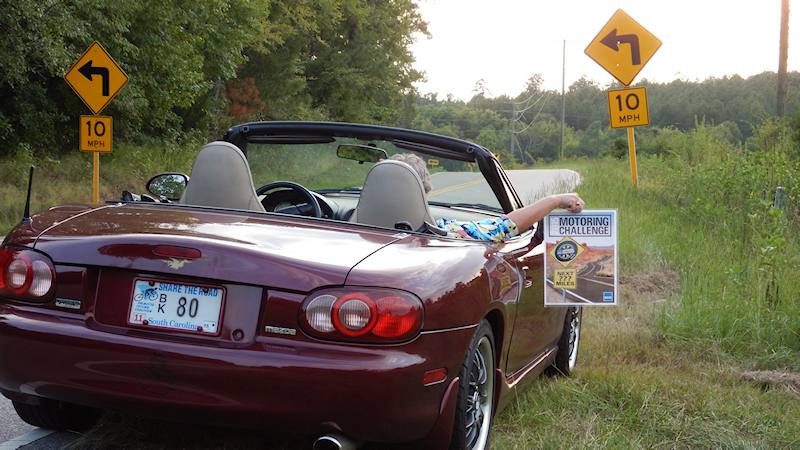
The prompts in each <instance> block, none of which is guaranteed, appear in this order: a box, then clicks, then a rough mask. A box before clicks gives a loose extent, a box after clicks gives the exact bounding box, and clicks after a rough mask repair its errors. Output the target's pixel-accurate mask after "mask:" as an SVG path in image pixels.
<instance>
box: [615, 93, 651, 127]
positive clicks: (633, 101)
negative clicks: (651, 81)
mask: <svg viewBox="0 0 800 450" xmlns="http://www.w3.org/2000/svg"><path fill="white" fill-rule="evenodd" d="M608 117H609V119H611V127H612V128H626V127H640V126H642V125H648V124H650V117H649V113H648V110H647V90H646V89H645V88H643V87H637V88H627V89H615V90H610V91H608Z"/></svg>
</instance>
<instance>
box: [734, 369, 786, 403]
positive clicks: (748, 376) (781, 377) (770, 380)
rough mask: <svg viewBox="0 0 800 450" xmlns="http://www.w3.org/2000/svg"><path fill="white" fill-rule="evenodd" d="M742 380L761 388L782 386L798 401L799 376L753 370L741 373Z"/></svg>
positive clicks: (773, 371)
mask: <svg viewBox="0 0 800 450" xmlns="http://www.w3.org/2000/svg"><path fill="white" fill-rule="evenodd" d="M741 376H742V378H744V379H745V380H747V381H751V382H753V383H756V384H759V385H761V386H770V387H774V386H782V387H784V388H786V390H787V391H789V393H790V394H792V395H793V396H794V397H795V398H796V399H798V400H800V374H798V373H793V372H781V371H778V370H753V371H748V372H742V373H741Z"/></svg>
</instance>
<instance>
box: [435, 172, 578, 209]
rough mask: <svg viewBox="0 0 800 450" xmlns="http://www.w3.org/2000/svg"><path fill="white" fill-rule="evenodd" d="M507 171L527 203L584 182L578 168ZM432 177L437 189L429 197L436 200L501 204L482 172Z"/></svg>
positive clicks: (515, 187) (523, 200)
mask: <svg viewBox="0 0 800 450" xmlns="http://www.w3.org/2000/svg"><path fill="white" fill-rule="evenodd" d="M507 173H508V176H509V178H511V184H513V185H514V189H515V190H516V191H517V195H519V197H520V199H521V200H522V202H523V203H525V204H530V203H533V202H534V201H536V200H537V199H539V198H541V197H544V196H545V195H548V194H552V193H564V192H570V191H572V190H574V189H575V186H577V185H578V183H579V182H580V175H578V173H577V172H575V171H574V170H566V169H548V170H544V169H542V170H509V171H507ZM431 181H432V184H433V190H431V192H430V194H429V195H428V197H429V198H430V199H431V200H432V201H440V202H448V203H484V204H487V205H490V206H499V205H498V202H497V198H496V197H495V195H494V193H493V192H492V190H491V189H490V188H489V185H488V184H487V183H486V181H484V179H483V175H482V174H480V173H478V172H437V173H435V174H433V176H432V177H431Z"/></svg>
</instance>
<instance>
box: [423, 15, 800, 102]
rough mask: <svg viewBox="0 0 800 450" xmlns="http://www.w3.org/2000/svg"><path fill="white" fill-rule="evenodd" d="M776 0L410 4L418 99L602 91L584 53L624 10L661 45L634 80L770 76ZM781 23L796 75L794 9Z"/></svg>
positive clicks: (798, 30) (798, 34)
mask: <svg viewBox="0 0 800 450" xmlns="http://www.w3.org/2000/svg"><path fill="white" fill-rule="evenodd" d="M780 3H781V1H780V0H662V1H657V2H656V1H652V0H616V1H612V0H547V1H542V0H418V6H419V9H420V12H421V14H422V17H423V19H424V20H425V21H427V22H428V31H429V32H430V34H431V37H430V39H429V38H427V37H425V36H423V35H418V36H417V37H416V40H415V42H414V44H413V45H412V47H411V50H412V52H413V53H414V56H415V58H416V62H415V64H414V66H415V67H416V68H417V69H418V70H422V71H424V72H425V77H426V80H425V81H422V82H418V83H417V88H418V89H419V91H420V93H422V94H426V93H429V92H434V93H437V94H439V98H443V97H445V96H446V95H447V94H452V95H453V96H455V97H457V98H460V99H463V100H468V99H469V98H471V97H472V95H473V89H474V87H475V83H476V82H477V81H478V80H480V79H483V80H484V81H485V83H486V86H487V87H488V88H489V93H490V95H491V96H497V95H502V94H509V95H517V94H518V93H519V92H521V91H522V90H523V89H524V88H525V82H526V81H527V80H528V78H529V77H530V76H531V75H533V74H535V73H540V74H542V76H543V77H544V87H545V88H546V89H557V90H561V67H562V65H561V62H562V45H563V44H562V41H563V40H566V41H567V43H566V77H565V78H566V86H567V88H569V85H570V84H572V83H573V82H574V81H576V80H578V79H579V78H580V77H581V76H586V77H588V78H589V79H592V80H594V81H597V82H598V83H599V84H600V85H606V84H609V83H610V82H612V81H613V78H612V77H611V75H609V74H608V73H607V72H606V71H605V70H603V69H602V68H601V67H600V66H599V65H597V63H595V62H594V61H592V60H591V59H590V58H589V57H588V56H586V55H585V54H584V53H583V50H584V49H585V48H586V46H587V45H588V44H589V43H590V42H591V41H592V39H594V37H595V36H596V35H597V33H598V32H599V31H600V29H601V28H602V27H603V25H605V23H606V22H607V21H608V19H609V18H610V17H611V15H612V14H613V13H614V12H615V11H616V10H617V9H618V8H621V9H623V10H624V11H625V12H626V13H628V14H629V15H630V16H632V17H633V18H634V19H635V20H636V21H637V22H639V23H640V24H641V25H642V26H644V27H645V28H646V29H647V30H649V31H650V32H651V33H653V34H654V35H655V36H656V37H658V38H659V39H660V40H661V41H662V43H663V44H662V45H661V48H660V49H659V50H658V51H657V52H656V53H655V55H654V56H653V58H652V59H651V60H650V61H649V62H648V63H647V65H646V66H645V67H644V69H642V71H641V72H640V73H639V75H638V76H637V78H636V80H635V81H634V83H633V85H635V83H636V81H641V80H642V79H643V78H646V79H648V80H650V81H657V82H668V81H672V80H675V79H683V80H704V79H706V78H709V77H712V76H714V77H721V76H724V75H733V74H739V75H741V76H743V77H747V76H750V75H754V74H757V73H761V72H764V71H767V70H769V71H777V68H778V42H779V40H778V38H779V31H780ZM794 5H795V8H797V9H795V10H794V11H792V12H791V13H790V16H789V63H788V68H789V70H790V71H791V70H800V2H797V1H795V4H794Z"/></svg>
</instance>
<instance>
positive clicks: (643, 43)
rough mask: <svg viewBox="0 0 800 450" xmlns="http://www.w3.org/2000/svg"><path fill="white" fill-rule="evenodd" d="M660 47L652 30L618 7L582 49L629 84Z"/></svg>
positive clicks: (621, 81) (614, 75) (659, 42)
mask: <svg viewBox="0 0 800 450" xmlns="http://www.w3.org/2000/svg"><path fill="white" fill-rule="evenodd" d="M659 47H661V41H660V40H659V39H658V38H657V37H655V36H654V35H653V33H651V32H649V31H647V29H646V28H645V27H643V26H641V25H640V24H639V22H637V21H635V20H633V18H632V17H631V16H629V15H628V14H626V13H625V11H623V10H621V9H618V10H617V12H615V13H614V15H613V16H611V19H609V21H608V23H606V25H605V26H604V27H603V28H602V29H601V30H600V32H599V33H597V36H595V38H594V39H592V42H590V43H589V46H588V47H586V50H584V53H586V54H587V55H588V56H589V57H590V58H592V59H593V60H594V61H595V62H596V63H597V64H600V65H601V66H602V67H603V68H604V69H606V71H608V73H610V74H611V75H612V76H613V77H614V78H616V79H617V80H619V82H620V83H622V84H623V85H625V86H628V85H629V84H631V82H632V81H633V79H634V78H636V75H638V74H639V72H640V71H641V70H642V68H644V66H645V64H647V62H648V61H650V58H652V57H653V55H654V54H655V53H656V50H658V48H659Z"/></svg>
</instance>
